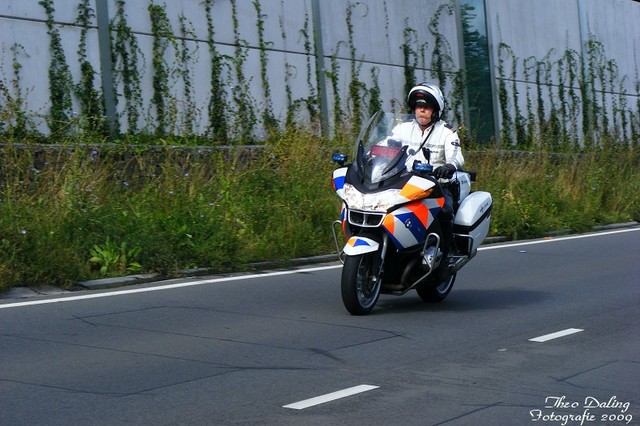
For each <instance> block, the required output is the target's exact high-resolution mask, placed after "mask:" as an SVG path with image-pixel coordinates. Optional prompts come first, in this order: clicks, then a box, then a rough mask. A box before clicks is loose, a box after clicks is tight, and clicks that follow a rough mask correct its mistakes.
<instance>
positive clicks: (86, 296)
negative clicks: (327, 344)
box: [0, 228, 640, 309]
mask: <svg viewBox="0 0 640 426" xmlns="http://www.w3.org/2000/svg"><path fill="white" fill-rule="evenodd" d="M633 231H640V228H630V229H621V230H615V231H607V232H597V233H592V234H584V235H572V236H568V237H556V238H552V239H548V240H532V241H525V242H519V243H506V244H497V245H493V244H492V245H490V246H484V247H479V248H478V250H479V251H480V250H494V249H500V248H506V247H518V246H525V245H532V244H542V243H551V242H556V241H563V240H573V239H576V238H590V237H599V236H603V235H610V234H619V233H621V232H633ZM337 268H342V264H339V265H330V266H319V267H314V268H305V269H294V270H289V271H277V272H267V273H264V274H252V275H235V276H229V277H223V278H212V279H208V280H206V279H205V280H194V281H185V282H180V283H174V284H160V285H157V286H151V287H141V288H130V289H126V290H116V291H108V292H101V293H91V294H83V295H79V296H61V297H56V298H51V299H40V300H29V301H25V302H13V303H5V304H2V303H1V301H0V309H7V308H17V307H21V306H33V305H45V304H49V303H61V302H73V301H76V300H85V299H98V298H102V297H111V296H121V295H125V294H134V293H147V292H151V291H161V290H172V289H175V288H182V287H192V286H197V285H204V284H215V283H222V282H227V281H243V280H249V279H253V278H263V277H274V276H278V275H292V274H297V273H305V272H315V271H323V270H328V269H337Z"/></svg>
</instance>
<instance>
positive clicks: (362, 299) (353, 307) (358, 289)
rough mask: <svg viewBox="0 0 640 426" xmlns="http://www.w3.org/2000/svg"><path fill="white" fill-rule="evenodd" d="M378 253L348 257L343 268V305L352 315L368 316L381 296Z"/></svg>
mask: <svg viewBox="0 0 640 426" xmlns="http://www.w3.org/2000/svg"><path fill="white" fill-rule="evenodd" d="M379 256H380V254H379V253H378V252H373V253H365V254H360V255H357V256H347V258H346V259H345V260H344V266H343V268H342V283H341V287H342V303H344V307H345V308H347V311H349V313H351V314H352V315H366V314H368V313H369V312H371V310H372V309H373V307H374V306H375V305H376V302H377V301H378V297H379V296H380V284H381V282H380V280H379V278H378V269H379V268H378V267H376V266H377V265H378V264H379V262H378V261H376V260H377V259H378V258H379Z"/></svg>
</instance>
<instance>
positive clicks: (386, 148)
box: [354, 111, 415, 183]
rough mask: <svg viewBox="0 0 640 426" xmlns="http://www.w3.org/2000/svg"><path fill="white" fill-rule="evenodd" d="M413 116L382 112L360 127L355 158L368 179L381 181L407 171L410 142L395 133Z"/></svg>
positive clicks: (376, 181) (362, 175)
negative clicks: (399, 126)
mask: <svg viewBox="0 0 640 426" xmlns="http://www.w3.org/2000/svg"><path fill="white" fill-rule="evenodd" d="M412 120H413V115H409V114H397V113H390V112H383V111H379V112H377V113H376V114H374V115H373V116H372V117H371V118H370V119H369V121H367V123H366V124H365V125H364V127H363V128H362V129H361V131H360V134H359V136H358V139H357V140H356V146H355V153H354V158H355V159H356V163H357V166H358V170H359V174H360V176H361V177H362V179H363V180H364V181H365V182H368V183H379V182H381V181H383V180H385V179H389V178H391V177H393V176H395V175H397V174H399V173H402V172H404V171H406V164H408V160H409V157H410V156H412V155H414V154H415V153H413V152H408V151H407V148H408V145H409V141H404V140H402V139H400V138H398V137H396V136H395V135H394V129H396V127H397V126H398V125H400V124H402V123H410V122H411V121H412Z"/></svg>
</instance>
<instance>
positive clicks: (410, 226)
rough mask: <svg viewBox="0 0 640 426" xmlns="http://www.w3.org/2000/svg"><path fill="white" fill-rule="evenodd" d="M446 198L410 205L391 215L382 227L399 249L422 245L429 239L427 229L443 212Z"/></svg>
mask: <svg viewBox="0 0 640 426" xmlns="http://www.w3.org/2000/svg"><path fill="white" fill-rule="evenodd" d="M442 206H444V197H439V198H426V199H423V200H419V201H414V202H411V203H408V204H406V205H404V206H402V207H400V208H398V209H396V210H394V211H392V212H391V213H389V214H388V215H387V216H386V217H385V218H384V220H383V222H382V227H383V228H384V229H385V230H386V231H387V233H388V234H389V237H390V239H391V241H392V242H393V244H394V245H395V246H396V248H397V249H405V248H409V247H412V246H415V245H417V244H421V243H422V242H424V240H425V239H426V237H427V229H429V227H430V226H431V224H432V223H433V221H434V220H435V219H436V217H437V216H438V213H440V210H442Z"/></svg>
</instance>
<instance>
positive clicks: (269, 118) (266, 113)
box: [253, 0, 278, 133]
mask: <svg viewBox="0 0 640 426" xmlns="http://www.w3.org/2000/svg"><path fill="white" fill-rule="evenodd" d="M253 7H254V8H255V10H256V15H257V17H258V47H259V49H260V77H261V81H262V91H263V95H264V99H265V103H266V105H265V107H264V108H263V111H262V124H263V125H264V127H265V129H266V130H267V132H269V133H273V132H275V131H276V130H277V129H278V121H277V120H276V118H275V116H274V115H273V107H272V104H271V87H270V85H269V76H268V75H267V70H268V69H269V61H268V59H267V47H269V46H270V45H272V44H273V43H271V42H267V41H265V39H264V19H265V18H266V17H267V16H266V15H263V14H262V7H261V6H260V2H259V1H258V0H254V1H253Z"/></svg>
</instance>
